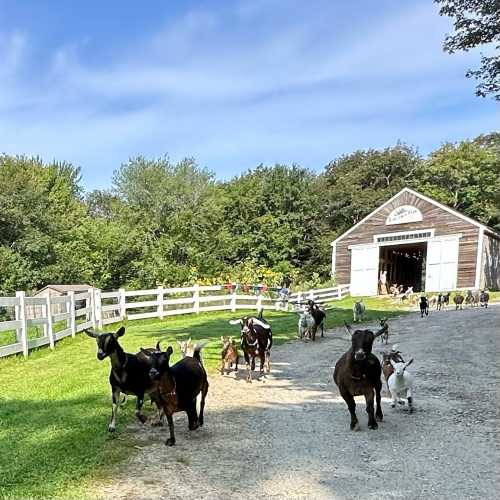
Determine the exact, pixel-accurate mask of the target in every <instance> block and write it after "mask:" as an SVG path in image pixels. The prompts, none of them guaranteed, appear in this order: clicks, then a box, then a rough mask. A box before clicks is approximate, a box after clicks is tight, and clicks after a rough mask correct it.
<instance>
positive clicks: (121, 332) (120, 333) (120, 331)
mask: <svg viewBox="0 0 500 500" xmlns="http://www.w3.org/2000/svg"><path fill="white" fill-rule="evenodd" d="M113 335H114V337H115V338H118V337H123V335H125V327H124V326H120V328H119V329H118V331H116V332H115V333H114V334H113Z"/></svg>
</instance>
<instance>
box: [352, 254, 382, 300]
mask: <svg viewBox="0 0 500 500" xmlns="http://www.w3.org/2000/svg"><path fill="white" fill-rule="evenodd" d="M378 259H379V247H378V245H372V246H363V247H359V248H356V247H352V248H351V287H350V292H351V295H355V296H359V295H377V289H378Z"/></svg>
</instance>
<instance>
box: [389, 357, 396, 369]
mask: <svg viewBox="0 0 500 500" xmlns="http://www.w3.org/2000/svg"><path fill="white" fill-rule="evenodd" d="M390 361H391V365H392V367H393V368H396V363H394V360H393V359H391V360H390Z"/></svg>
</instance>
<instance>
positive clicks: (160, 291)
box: [157, 286, 165, 319]
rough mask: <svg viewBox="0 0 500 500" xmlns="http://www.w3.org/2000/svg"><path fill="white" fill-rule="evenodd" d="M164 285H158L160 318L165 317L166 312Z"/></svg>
mask: <svg viewBox="0 0 500 500" xmlns="http://www.w3.org/2000/svg"><path fill="white" fill-rule="evenodd" d="M163 293H164V292H163V286H159V287H158V299H157V300H158V317H159V318H160V319H163V317H164V316H165V315H164V312H163Z"/></svg>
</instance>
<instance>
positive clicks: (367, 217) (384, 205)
mask: <svg viewBox="0 0 500 500" xmlns="http://www.w3.org/2000/svg"><path fill="white" fill-rule="evenodd" d="M403 193H410V194H412V195H414V196H416V197H418V198H420V199H422V200H425V201H427V202H428V203H431V204H432V205H434V206H436V207H439V208H441V209H442V210H446V211H447V212H448V213H450V214H452V215H454V216H455V217H458V218H460V219H462V220H464V221H466V222H468V223H469V224H472V225H473V226H476V227H478V228H480V229H482V230H483V231H486V232H488V233H491V234H493V235H495V236H496V237H499V235H498V233H496V232H495V231H494V230H493V229H491V228H490V227H488V226H486V225H484V224H481V223H480V222H478V221H476V220H474V219H471V218H470V217H467V216H466V215H464V214H461V213H460V212H457V211H456V210H454V209H453V208H450V207H448V206H446V205H443V204H442V203H439V202H438V201H436V200H433V199H432V198H429V197H428V196H425V194H422V193H419V192H418V191H414V190H413V189H410V188H408V187H405V188H403V189H402V190H401V191H399V193H396V194H395V195H394V196H393V197H392V198H389V199H388V200H387V201H386V202H385V203H383V204H382V205H380V206H379V207H377V208H376V209H375V210H373V212H371V213H369V214H368V215H367V216H366V217H364V218H363V219H361V220H360V221H359V222H358V223H356V224H354V226H352V227H351V228H350V229H348V230H347V231H346V232H345V233H343V234H341V235H340V236H339V237H338V238H336V239H335V240H333V241H332V243H331V245H332V246H334V245H335V244H336V243H337V241H340V240H341V239H343V238H344V237H345V236H347V235H348V234H350V233H351V232H352V231H354V230H355V229H356V228H358V227H359V226H361V224H363V223H364V222H365V221H367V220H368V219H369V218H370V217H372V216H373V215H375V214H376V213H377V212H379V211H380V210H382V209H383V208H384V207H386V206H387V205H389V203H391V202H393V201H394V200H395V199H397V198H398V197H399V196H401V195H402V194H403Z"/></svg>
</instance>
